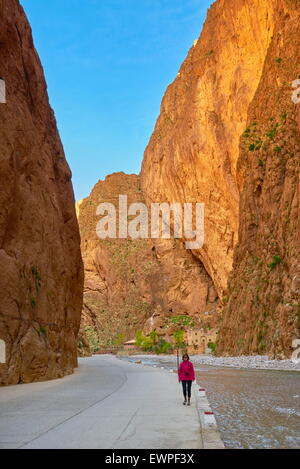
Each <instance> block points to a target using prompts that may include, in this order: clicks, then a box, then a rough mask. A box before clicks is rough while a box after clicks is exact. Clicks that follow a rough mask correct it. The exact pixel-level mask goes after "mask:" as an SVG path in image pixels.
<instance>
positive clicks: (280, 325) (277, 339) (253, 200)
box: [219, 0, 300, 358]
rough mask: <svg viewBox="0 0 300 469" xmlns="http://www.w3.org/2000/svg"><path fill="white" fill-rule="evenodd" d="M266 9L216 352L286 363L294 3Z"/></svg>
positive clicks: (295, 150)
mask: <svg viewBox="0 0 300 469" xmlns="http://www.w3.org/2000/svg"><path fill="white" fill-rule="evenodd" d="M274 4H275V7H276V12H277V13H276V21H275V24H276V26H275V30H274V33H273V39H272V42H271V45H270V48H269V50H268V54H267V56H266V61H265V65H264V70H263V74H262V78H261V81H260V83H259V86H258V89H257V92H256V94H255V97H254V100H253V102H252V103H251V106H250V109H249V114H248V124H247V129H246V132H245V133H244V134H243V136H242V138H241V141H240V157H239V161H238V182H239V189H240V194H241V202H240V207H241V210H240V232H239V233H240V234H239V245H238V246H237V248H236V250H235V257H234V270H233V272H232V274H231V276H230V281H229V295H228V299H229V302H228V305H227V306H226V308H225V311H224V319H223V325H222V328H221V336H220V343H219V353H222V354H224V353H229V354H232V353H234V354H242V353H257V352H259V353H265V352H268V353H270V354H271V355H275V356H278V357H279V358H284V357H287V358H290V357H291V355H292V352H293V349H292V342H293V340H294V339H296V338H297V337H298V338H299V336H300V207H299V190H300V179H299V163H300V125H299V124H300V103H299V104H295V103H293V101H292V92H293V89H292V85H291V84H292V82H293V81H294V80H296V79H297V78H300V1H299V0H297V1H291V0H287V1H284V0H282V1H281V0H280V1H278V2H274ZM253 146H254V147H255V148H253ZM237 323H238V324H239V327H238V328H237V327H235V325H236V324H237Z"/></svg>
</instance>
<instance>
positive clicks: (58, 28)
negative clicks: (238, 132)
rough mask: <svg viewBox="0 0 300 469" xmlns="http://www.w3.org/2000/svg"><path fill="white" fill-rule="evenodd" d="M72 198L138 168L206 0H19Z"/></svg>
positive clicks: (198, 25) (199, 26) (199, 25)
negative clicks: (39, 64)
mask: <svg viewBox="0 0 300 469" xmlns="http://www.w3.org/2000/svg"><path fill="white" fill-rule="evenodd" d="M21 3H22V5H23V7H24V9H25V11H26V13H27V16H28V18H29V21H30V23H31V26H32V30H33V36H34V42H35V46H36V48H37V51H38V53H39V55H40V58H41V60H42V64H43V67H44V70H45V74H46V80H47V84H48V92H49V96H50V103H51V105H52V107H53V109H54V111H55V115H56V119H57V123H58V127H59V131H60V135H61V138H62V141H63V145H64V148H65V152H66V157H67V160H68V162H69V165H70V167H71V169H72V172H73V185H74V190H75V197H76V199H77V200H79V199H82V198H84V197H87V196H88V195H89V193H90V192H91V190H92V188H93V186H94V185H95V184H96V182H97V181H98V180H99V179H104V178H105V176H107V175H108V174H111V173H113V172H117V171H124V172H126V173H139V171H140V168H141V162H142V158H143V153H144V150H145V147H146V145H147V143H148V141H149V138H150V136H151V133H152V132H153V129H154V125H155V122H156V119H157V117H158V114H159V108H160V103H161V99H162V97H163V95H164V92H165V90H166V88H167V86H168V85H169V84H170V83H171V82H172V81H173V80H174V78H175V77H176V74H177V72H178V69H179V67H180V65H181V63H182V62H183V60H184V59H185V57H186V55H187V52H188V50H189V49H190V47H191V46H192V44H193V41H194V40H195V39H197V38H198V37H199V34H200V32H201V29H202V25H203V22H204V20H205V17H206V12H207V8H208V7H209V6H210V5H211V4H212V0H84V1H83V0H63V1H62V0H51V2H46V1H44V0H21Z"/></svg>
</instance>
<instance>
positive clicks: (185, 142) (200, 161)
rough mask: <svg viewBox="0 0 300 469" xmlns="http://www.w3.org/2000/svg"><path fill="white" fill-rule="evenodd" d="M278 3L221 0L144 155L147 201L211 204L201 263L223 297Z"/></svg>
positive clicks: (167, 101) (168, 96)
mask: <svg viewBox="0 0 300 469" xmlns="http://www.w3.org/2000/svg"><path fill="white" fill-rule="evenodd" d="M273 4H274V2H273V0H263V1H262V0H251V1H250V0H235V1H234V2H232V1H229V0H218V1H217V2H215V3H214V4H213V6H212V7H211V8H210V10H209V11H208V16H207V20H206V22H205V25H204V28H203V31H202V34H201V36H200V39H199V40H198V41H197V42H195V45H194V47H192V49H191V50H190V52H189V54H188V57H187V59H186V60H185V62H184V63H183V65H182V67H181V69H180V71H179V73H178V76H177V78H176V80H175V81H174V83H172V85H170V86H169V88H168V90H167V92H166V94H165V96H164V98H163V101H162V106H161V112H160V116H159V118H158V121H157V124H156V128H155V131H154V133H153V135H152V137H151V140H150V142H149V145H148V147H147V149H146V151H145V156H144V161H143V167H142V189H143V192H144V193H145V196H146V199H147V201H148V202H149V201H155V202H157V201H166V202H167V201H171V202H172V201H175V202H181V201H188V202H203V203H205V206H206V207H205V210H206V214H205V237H206V242H205V244H204V247H203V249H202V250H200V251H196V252H194V254H195V256H196V257H198V258H199V259H200V260H201V262H203V264H204V266H205V268H206V270H207V272H208V273H209V275H210V276H211V278H212V279H213V282H214V284H215V286H216V288H217V291H218V293H219V295H220V297H221V296H222V294H223V291H224V290H225V289H226V287H227V279H228V275H229V273H230V271H231V269H232V260H233V249H234V246H235V244H236V242H237V235H238V219H239V193H238V186H237V178H236V166H237V160H238V156H239V139H240V135H241V134H242V132H243V131H244V130H245V126H246V122H247V113H248V107H249V104H250V102H251V101H252V99H253V96H254V94H255V92H256V89H257V86H258V83H259V80H260V78H261V74H262V69H263V65H264V60H265V56H266V52H267V49H268V46H269V44H270V40H271V37H272V34H273V28H274V18H273V12H274V5H273Z"/></svg>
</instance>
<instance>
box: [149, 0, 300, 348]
mask: <svg viewBox="0 0 300 469" xmlns="http://www.w3.org/2000/svg"><path fill="white" fill-rule="evenodd" d="M298 75H299V77H298ZM296 78H300V63H299V1H298V0H295V1H293V0H285V1H284V0H282V1H281V0H278V1H273V0H272V1H260V0H251V1H250V0H236V1H234V2H231V1H229V0H217V1H216V2H215V3H214V4H213V6H212V7H211V8H210V10H209V12H208V17H207V20H206V22H205V25H204V28H203V31H202V34H201V36H200V39H199V40H198V41H195V44H194V47H193V48H192V49H191V50H190V52H189V54H188V57H187V59H186V60H185V62H184V63H183V65H182V67H181V69H180V71H179V73H178V76H177V78H176V79H175V81H174V83H172V84H171V85H170V86H169V88H168V90H167V92H166V94H165V96H164V98H163V101H162V105H161V112H160V116H159V118H158V121H157V124H156V127H155V131H154V133H153V135H152V137H151V140H150V142H149V145H148V147H147V149H146V151H145V156H144V161H143V167H142V175H141V177H142V189H143V192H144V194H145V197H146V200H147V201H148V202H150V201H166V202H180V201H181V202H204V203H205V211H206V213H205V239H206V240H205V244H204V246H203V249H201V250H198V251H194V252H193V254H194V256H195V257H196V258H198V259H199V260H201V262H202V263H203V265H204V267H205V269H206V271H207V272H208V274H209V275H210V277H211V278H212V280H213V283H214V285H215V287H216V289H217V292H218V294H219V296H220V298H221V300H222V301H221V304H222V306H223V307H225V309H224V312H223V322H222V325H221V333H220V339H219V349H218V351H219V353H222V354H241V353H250V354H251V353H257V352H259V353H270V354H272V355H277V356H282V357H283V356H290V353H291V342H292V338H293V337H294V338H296V337H297V336H298V337H299V108H297V106H296V105H295V104H293V103H292V100H291V95H292V88H291V83H292V81H293V80H295V79H296ZM299 106H300V105H299ZM274 129H275V130H274ZM241 137H242V138H241ZM235 247H236V251H235V257H234V270H233V273H232V275H231V279H230V284H229V292H227V287H228V278H229V274H230V272H231V271H232V267H233V255H234V250H235Z"/></svg>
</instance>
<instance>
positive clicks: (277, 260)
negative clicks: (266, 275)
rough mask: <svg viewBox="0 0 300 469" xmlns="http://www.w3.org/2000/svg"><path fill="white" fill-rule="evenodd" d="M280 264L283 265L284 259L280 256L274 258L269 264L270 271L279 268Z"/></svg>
mask: <svg viewBox="0 0 300 469" xmlns="http://www.w3.org/2000/svg"><path fill="white" fill-rule="evenodd" d="M279 264H282V259H281V257H280V256H273V261H272V262H271V263H270V264H268V267H269V269H271V270H273V269H275V267H277V266H278V265H279Z"/></svg>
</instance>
